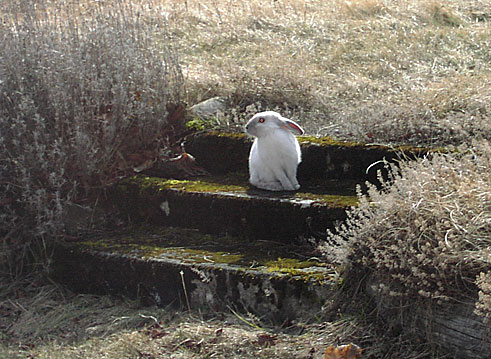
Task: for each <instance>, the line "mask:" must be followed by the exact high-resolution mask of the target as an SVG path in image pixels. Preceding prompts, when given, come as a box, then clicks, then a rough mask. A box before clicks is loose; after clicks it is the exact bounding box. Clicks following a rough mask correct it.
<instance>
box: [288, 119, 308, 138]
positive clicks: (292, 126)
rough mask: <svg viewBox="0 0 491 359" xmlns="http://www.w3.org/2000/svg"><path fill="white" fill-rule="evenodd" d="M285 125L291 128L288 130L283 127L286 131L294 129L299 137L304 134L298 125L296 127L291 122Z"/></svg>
mask: <svg viewBox="0 0 491 359" xmlns="http://www.w3.org/2000/svg"><path fill="white" fill-rule="evenodd" d="M286 124H287V125H288V126H290V127H291V128H288V127H287V126H285V128H286V129H287V130H291V129H294V130H295V131H296V132H298V133H299V134H300V135H303V134H304V131H303V128H302V127H300V126H299V125H297V124H296V123H295V122H291V121H287V122H286Z"/></svg>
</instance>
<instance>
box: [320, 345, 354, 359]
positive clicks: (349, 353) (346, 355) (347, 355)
mask: <svg viewBox="0 0 491 359" xmlns="http://www.w3.org/2000/svg"><path fill="white" fill-rule="evenodd" d="M361 351H362V350H361V349H360V347H359V346H358V345H355V344H346V345H341V346H339V347H334V346H332V345H329V347H328V348H327V349H326V358H325V359H359V358H361Z"/></svg>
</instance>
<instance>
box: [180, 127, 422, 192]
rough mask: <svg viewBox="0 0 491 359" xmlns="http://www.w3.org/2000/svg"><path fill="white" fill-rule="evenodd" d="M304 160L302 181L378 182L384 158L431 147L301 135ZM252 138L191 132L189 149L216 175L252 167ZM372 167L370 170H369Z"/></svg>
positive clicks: (406, 155) (419, 152) (412, 154)
mask: <svg viewBox="0 0 491 359" xmlns="http://www.w3.org/2000/svg"><path fill="white" fill-rule="evenodd" d="M298 141H299V143H300V147H301V149H302V162H301V163H300V166H299V168H298V178H299V181H300V184H301V183H302V181H309V180H312V179H317V180H333V179H337V180H341V181H345V180H354V181H358V182H360V183H363V182H365V181H370V182H377V170H383V168H384V164H383V162H381V160H385V161H388V162H392V161H394V160H397V159H401V158H406V159H414V158H416V157H421V156H423V155H425V154H426V153H428V151H430V149H428V148H420V147H410V146H396V147H392V146H384V145H377V144H369V145H367V144H363V143H359V142H344V141H337V140H333V139H330V138H316V137H308V136H301V137H298ZM251 145H252V139H251V138H249V137H248V136H246V135H245V134H240V133H221V132H208V133H204V134H203V133H202V134H199V135H193V136H189V137H188V138H187V140H186V142H185V148H186V151H187V152H189V153H191V154H192V155H193V156H194V157H195V158H196V159H197V161H198V163H199V164H200V165H201V166H203V167H204V168H206V169H207V170H208V171H209V172H210V173H212V174H214V175H224V174H227V173H230V172H243V173H246V172H247V171H248V156H249V151H250V148H251ZM367 170H368V171H367Z"/></svg>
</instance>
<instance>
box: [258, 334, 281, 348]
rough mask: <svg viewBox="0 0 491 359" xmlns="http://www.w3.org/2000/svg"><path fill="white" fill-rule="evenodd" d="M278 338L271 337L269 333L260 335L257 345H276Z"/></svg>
mask: <svg viewBox="0 0 491 359" xmlns="http://www.w3.org/2000/svg"><path fill="white" fill-rule="evenodd" d="M276 340H278V337H277V336H276V335H270V334H267V333H262V334H258V336H257V343H258V344H259V345H275V344H276Z"/></svg>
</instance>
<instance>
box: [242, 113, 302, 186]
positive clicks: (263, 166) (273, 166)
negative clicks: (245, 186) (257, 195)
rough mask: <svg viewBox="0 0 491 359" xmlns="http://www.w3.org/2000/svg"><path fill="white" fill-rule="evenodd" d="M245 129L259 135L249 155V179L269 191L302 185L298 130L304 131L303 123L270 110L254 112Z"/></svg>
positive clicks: (252, 134)
mask: <svg viewBox="0 0 491 359" xmlns="http://www.w3.org/2000/svg"><path fill="white" fill-rule="evenodd" d="M245 131H246V133H247V134H248V135H251V136H254V137H255V139H254V143H253V144H252V147H251V152H250V155H249V174H250V178H249V182H250V183H251V184H252V185H253V186H256V187H258V188H261V189H266V190H269V191H294V190H297V189H299V188H300V185H299V184H298V181H297V167H298V164H299V163H300V162H301V161H302V152H301V151H300V145H299V144H298V141H297V138H296V137H295V135H294V133H295V134H298V135H302V134H303V133H304V130H303V129H302V127H300V126H299V125H298V124H297V123H295V122H294V121H292V120H289V119H287V118H284V117H282V116H281V115H280V114H279V113H277V112H273V111H266V112H260V113H258V114H256V115H254V117H252V118H251V119H250V121H249V122H248V123H247V125H246V127H245Z"/></svg>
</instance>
